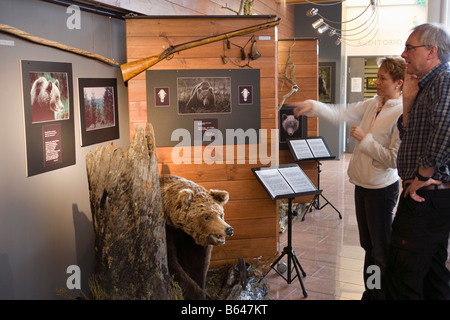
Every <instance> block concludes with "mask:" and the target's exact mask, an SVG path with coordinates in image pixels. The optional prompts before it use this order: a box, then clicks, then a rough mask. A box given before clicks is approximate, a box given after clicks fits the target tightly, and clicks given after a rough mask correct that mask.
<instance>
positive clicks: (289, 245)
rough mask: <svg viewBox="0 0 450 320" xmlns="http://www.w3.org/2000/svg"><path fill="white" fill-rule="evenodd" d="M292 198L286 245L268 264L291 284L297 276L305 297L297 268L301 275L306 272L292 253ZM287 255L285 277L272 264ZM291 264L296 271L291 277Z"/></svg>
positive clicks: (289, 205)
mask: <svg viewBox="0 0 450 320" xmlns="http://www.w3.org/2000/svg"><path fill="white" fill-rule="evenodd" d="M293 199H294V198H289V199H288V200H289V204H288V234H287V236H288V243H287V246H286V247H284V249H283V253H282V254H281V255H280V256H279V257H278V259H277V260H275V261H274V263H272V265H271V266H270V267H271V268H272V269H273V270H275V272H276V273H278V274H279V275H280V276H281V277H282V278H283V279H284V280H286V281H287V283H288V284H291V283H292V281H294V279H295V278H296V277H298V280H299V281H300V286H301V287H302V291H303V296H304V297H305V298H306V297H307V296H308V293H307V292H306V289H305V286H304V285H303V281H302V278H301V277H300V273H299V269H300V270H301V272H302V275H303V277H306V272H305V271H304V270H303V268H302V265H301V264H300V262H299V261H298V259H297V256H296V255H295V253H294V250H293V249H292V200H293ZM285 255H287V277H285V276H283V274H282V272H280V271H278V270H277V269H276V268H274V266H275V265H276V264H277V263H278V262H279V261H280V260H281V259H282V258H283V257H284V256H285ZM291 264H293V265H294V269H295V272H296V275H295V276H294V277H292V267H291Z"/></svg>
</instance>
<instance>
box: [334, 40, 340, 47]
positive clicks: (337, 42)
mask: <svg viewBox="0 0 450 320" xmlns="http://www.w3.org/2000/svg"><path fill="white" fill-rule="evenodd" d="M334 44H335V45H337V46H338V45H340V44H341V38H337V39H336V41H335V42H334Z"/></svg>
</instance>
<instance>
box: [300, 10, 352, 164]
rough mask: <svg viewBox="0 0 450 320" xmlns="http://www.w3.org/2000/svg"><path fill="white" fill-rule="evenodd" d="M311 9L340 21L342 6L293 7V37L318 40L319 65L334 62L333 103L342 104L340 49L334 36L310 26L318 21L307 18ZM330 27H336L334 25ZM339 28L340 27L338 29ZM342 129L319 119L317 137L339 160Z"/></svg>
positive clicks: (341, 149) (315, 18)
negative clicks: (321, 138)
mask: <svg viewBox="0 0 450 320" xmlns="http://www.w3.org/2000/svg"><path fill="white" fill-rule="evenodd" d="M311 8H317V9H319V13H320V14H321V15H323V16H325V17H326V18H327V19H329V20H332V21H341V12H342V6H341V5H340V4H339V5H333V6H318V5H314V4H297V5H295V24H294V26H295V30H294V35H295V37H299V38H301V37H314V38H318V39H319V63H320V62H335V63H336V77H335V94H334V96H335V103H336V104H340V103H343V101H342V97H341V85H342V77H341V65H343V64H342V63H341V47H340V46H337V45H335V44H334V41H335V40H336V39H337V38H336V36H333V37H329V36H328V33H327V32H325V33H324V34H319V33H318V32H317V31H316V30H315V29H314V28H313V27H312V26H311V24H312V23H313V22H315V21H316V20H317V19H319V17H318V16H314V17H307V16H306V11H308V10H309V9H311ZM332 26H334V27H337V25H336V24H332ZM339 28H340V27H339ZM343 128H344V126H343V125H342V124H339V125H335V124H330V122H328V121H326V120H322V119H319V135H321V136H323V137H324V139H325V141H326V142H327V144H328V146H329V148H330V151H331V152H332V153H333V155H335V156H336V159H340V158H341V156H342V153H343Z"/></svg>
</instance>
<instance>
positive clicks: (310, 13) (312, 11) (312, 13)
mask: <svg viewBox="0 0 450 320" xmlns="http://www.w3.org/2000/svg"><path fill="white" fill-rule="evenodd" d="M317 13H319V9H316V8H311V9H309V10H308V11H306V15H307V16H308V17H314V16H315V15H317Z"/></svg>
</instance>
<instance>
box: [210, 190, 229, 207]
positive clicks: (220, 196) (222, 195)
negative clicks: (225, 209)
mask: <svg viewBox="0 0 450 320" xmlns="http://www.w3.org/2000/svg"><path fill="white" fill-rule="evenodd" d="M209 194H210V195H211V197H213V199H214V200H215V201H217V202H218V203H219V204H220V205H222V206H223V205H224V204H226V203H227V202H228V199H229V195H228V192H227V191H224V190H214V189H211V190H209Z"/></svg>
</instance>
